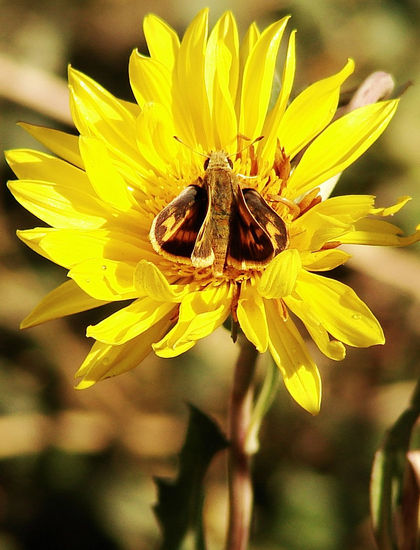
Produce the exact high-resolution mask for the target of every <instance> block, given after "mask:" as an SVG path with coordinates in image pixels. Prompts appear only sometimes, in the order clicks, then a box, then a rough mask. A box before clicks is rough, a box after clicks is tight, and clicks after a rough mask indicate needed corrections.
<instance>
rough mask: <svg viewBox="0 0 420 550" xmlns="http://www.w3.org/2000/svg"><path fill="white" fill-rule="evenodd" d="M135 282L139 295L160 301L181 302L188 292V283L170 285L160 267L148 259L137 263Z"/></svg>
mask: <svg viewBox="0 0 420 550" xmlns="http://www.w3.org/2000/svg"><path fill="white" fill-rule="evenodd" d="M134 284H135V287H136V291H137V293H138V295H139V296H149V297H150V298H153V300H156V301H158V302H180V301H181V300H182V298H183V297H184V296H185V294H186V292H188V286H186V285H170V284H169V282H168V280H167V279H166V277H165V276H164V275H163V273H162V272H161V271H160V269H159V268H158V267H156V266H155V265H154V264H152V263H151V262H147V261H146V260H141V261H140V262H139V263H138V264H137V266H136V270H135V274H134Z"/></svg>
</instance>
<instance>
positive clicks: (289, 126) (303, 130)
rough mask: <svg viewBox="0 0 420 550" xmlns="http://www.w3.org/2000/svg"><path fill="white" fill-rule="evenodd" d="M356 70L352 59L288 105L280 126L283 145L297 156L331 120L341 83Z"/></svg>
mask: <svg viewBox="0 0 420 550" xmlns="http://www.w3.org/2000/svg"><path fill="white" fill-rule="evenodd" d="M353 71H354V62H353V60H351V59H349V60H348V62H347V64H346V65H345V67H344V68H343V69H342V70H341V71H340V72H339V73H337V74H335V75H333V76H330V77H329V78H324V79H323V80H319V81H318V82H315V84H312V86H309V87H308V88H306V89H305V90H304V91H303V92H302V93H300V94H299V95H298V96H297V97H296V99H294V100H293V101H292V103H291V104H290V105H289V107H288V108H287V110H286V112H285V114H284V117H283V118H282V119H281V124H280V127H279V129H278V138H279V141H280V144H281V145H282V146H283V147H284V149H285V151H286V154H287V156H289V157H291V158H293V157H294V156H295V155H296V154H297V153H298V152H299V151H300V150H301V149H302V148H303V147H305V145H307V144H308V143H309V142H310V141H311V139H313V138H314V137H315V136H316V135H318V134H319V132H321V131H322V130H323V129H324V128H325V126H326V125H327V124H328V123H329V122H330V121H331V119H332V117H333V116H334V113H335V111H336V109H337V105H338V99H339V95H340V86H341V85H342V83H343V82H344V81H345V80H346V78H348V76H349V75H351V73H352V72H353Z"/></svg>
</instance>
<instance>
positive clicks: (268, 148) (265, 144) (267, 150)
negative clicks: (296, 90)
mask: <svg viewBox="0 0 420 550" xmlns="http://www.w3.org/2000/svg"><path fill="white" fill-rule="evenodd" d="M295 36H296V31H293V32H292V33H291V35H290V38H289V46H288V48H287V54H286V60H285V63H284V67H283V77H282V80H281V88H280V93H279V95H278V97H277V100H276V104H275V105H274V107H273V110H272V111H271V112H270V113H269V115H268V117H267V120H266V122H265V124H264V127H263V130H262V135H263V136H264V139H263V140H262V141H261V142H260V143H259V144H258V148H257V150H258V156H259V157H260V158H261V159H263V160H264V159H266V160H267V161H268V162H269V164H272V163H273V161H274V156H275V151H276V148H277V137H278V133H279V128H280V124H281V120H282V117H283V114H284V111H285V109H286V106H287V102H288V101H289V97H290V92H291V91H292V86H293V80H294V78H295V67H296V52H295Z"/></svg>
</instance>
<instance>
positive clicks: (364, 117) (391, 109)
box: [288, 100, 398, 196]
mask: <svg viewBox="0 0 420 550" xmlns="http://www.w3.org/2000/svg"><path fill="white" fill-rule="evenodd" d="M397 106H398V100H391V101H383V102H380V103H374V104H371V105H367V106H365V107H360V108H359V109H355V110H354V111H352V112H351V113H348V114H347V115H345V116H343V117H341V118H339V119H338V120H336V121H335V122H333V123H332V124H331V125H330V126H328V127H327V128H326V129H325V130H324V131H323V132H322V134H320V135H319V136H318V137H317V138H316V139H315V141H314V142H313V143H311V145H309V147H308V149H307V150H306V151H305V153H304V155H303V157H302V160H301V161H300V162H299V164H298V165H297V167H296V169H295V171H294V172H293V173H292V175H291V176H290V179H289V181H288V189H290V190H291V191H292V192H293V194H294V196H300V195H302V194H304V193H306V192H307V191H310V190H311V189H313V188H314V187H316V186H317V185H319V184H321V183H322V182H324V181H326V180H328V179H329V178H331V177H332V176H334V175H335V174H338V173H339V172H342V171H343V170H344V169H345V168H347V166H349V165H350V164H351V163H352V162H354V161H355V160H356V159H357V158H359V157H360V155H362V154H363V153H364V152H365V151H366V149H368V148H369V147H370V146H371V145H372V143H373V142H374V141H375V140H376V139H377V138H378V137H379V136H380V135H381V134H382V132H383V131H384V130H385V128H386V127H387V126H388V124H389V122H390V121H391V118H392V117H393V115H394V113H395V110H396V108H397Z"/></svg>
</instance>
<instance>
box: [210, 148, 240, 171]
mask: <svg viewBox="0 0 420 550" xmlns="http://www.w3.org/2000/svg"><path fill="white" fill-rule="evenodd" d="M232 168H233V162H232V159H231V158H230V157H229V156H228V154H227V153H226V151H223V150H221V151H212V152H211V153H210V154H209V156H208V157H207V158H206V160H205V161H204V170H226V169H227V170H232Z"/></svg>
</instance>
